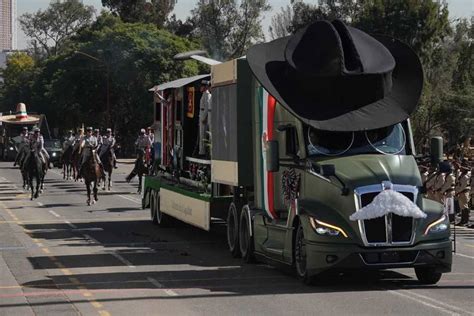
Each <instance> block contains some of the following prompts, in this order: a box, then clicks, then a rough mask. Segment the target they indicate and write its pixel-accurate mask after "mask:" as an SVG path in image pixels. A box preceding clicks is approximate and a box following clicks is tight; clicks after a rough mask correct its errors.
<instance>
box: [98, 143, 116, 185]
mask: <svg viewBox="0 0 474 316" xmlns="http://www.w3.org/2000/svg"><path fill="white" fill-rule="evenodd" d="M102 146H104V145H102ZM100 160H101V161H102V167H103V168H104V178H103V180H104V186H103V188H102V189H103V190H105V186H106V183H107V189H108V190H109V191H110V188H111V187H112V171H113V170H114V157H113V155H112V151H111V150H110V146H107V147H106V148H105V150H104V151H102V153H101V155H100Z"/></svg>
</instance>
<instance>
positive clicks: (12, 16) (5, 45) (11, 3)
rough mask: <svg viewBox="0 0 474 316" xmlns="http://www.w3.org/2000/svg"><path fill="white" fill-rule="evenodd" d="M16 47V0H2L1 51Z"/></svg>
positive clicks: (0, 16) (0, 22)
mask: <svg viewBox="0 0 474 316" xmlns="http://www.w3.org/2000/svg"><path fill="white" fill-rule="evenodd" d="M12 49H16V0H0V52H1V51H3V50H12Z"/></svg>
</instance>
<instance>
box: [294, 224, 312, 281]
mask: <svg viewBox="0 0 474 316" xmlns="http://www.w3.org/2000/svg"><path fill="white" fill-rule="evenodd" d="M293 257H294V258H295V271H296V276H297V277H298V279H299V280H301V281H302V282H303V283H304V284H306V285H311V284H313V282H314V278H313V277H312V276H310V275H309V273H308V270H307V265H308V258H307V255H306V242H305V237H304V229H303V225H301V223H299V225H298V228H297V230H296V236H295V244H294V247H293Z"/></svg>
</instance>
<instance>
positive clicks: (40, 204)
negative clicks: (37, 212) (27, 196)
mask: <svg viewBox="0 0 474 316" xmlns="http://www.w3.org/2000/svg"><path fill="white" fill-rule="evenodd" d="M36 204H38V206H41V207H43V206H44V204H43V203H41V202H36Z"/></svg>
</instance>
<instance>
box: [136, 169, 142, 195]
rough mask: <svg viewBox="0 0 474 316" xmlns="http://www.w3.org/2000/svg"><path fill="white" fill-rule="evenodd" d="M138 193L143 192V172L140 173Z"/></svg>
mask: <svg viewBox="0 0 474 316" xmlns="http://www.w3.org/2000/svg"><path fill="white" fill-rule="evenodd" d="M137 192H138V194H141V193H142V174H141V173H139V174H138V191H137Z"/></svg>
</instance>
